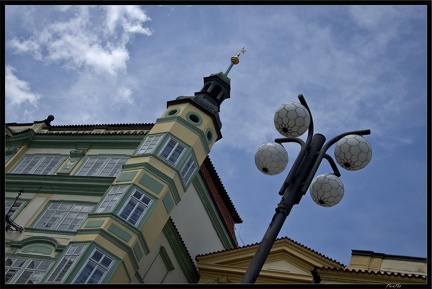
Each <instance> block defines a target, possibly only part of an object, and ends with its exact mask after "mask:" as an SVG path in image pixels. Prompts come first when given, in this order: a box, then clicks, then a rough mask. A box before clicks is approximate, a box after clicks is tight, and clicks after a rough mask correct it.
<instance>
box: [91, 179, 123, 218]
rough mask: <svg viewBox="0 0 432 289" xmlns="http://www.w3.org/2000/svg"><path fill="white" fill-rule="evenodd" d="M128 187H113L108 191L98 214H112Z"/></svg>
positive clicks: (98, 209)
mask: <svg viewBox="0 0 432 289" xmlns="http://www.w3.org/2000/svg"><path fill="white" fill-rule="evenodd" d="M128 187H129V186H128V185H127V186H125V185H123V186H111V187H110V188H109V189H108V192H107V193H106V195H105V197H104V198H103V199H102V202H101V203H100V204H99V207H98V208H97V210H96V213H107V212H112V211H113V209H114V207H115V206H116V205H117V203H118V201H119V199H120V197H121V196H122V195H123V194H124V193H125V192H126V190H127V188H128Z"/></svg>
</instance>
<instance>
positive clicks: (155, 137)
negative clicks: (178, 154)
mask: <svg viewBox="0 0 432 289" xmlns="http://www.w3.org/2000/svg"><path fill="white" fill-rule="evenodd" d="M162 137H163V134H152V135H147V136H146V138H145V140H144V142H143V143H142V144H141V145H140V147H139V148H138V150H137V152H136V153H135V155H142V154H151V153H153V152H154V150H155V148H156V146H157V145H158V144H159V142H160V141H161V140H162Z"/></svg>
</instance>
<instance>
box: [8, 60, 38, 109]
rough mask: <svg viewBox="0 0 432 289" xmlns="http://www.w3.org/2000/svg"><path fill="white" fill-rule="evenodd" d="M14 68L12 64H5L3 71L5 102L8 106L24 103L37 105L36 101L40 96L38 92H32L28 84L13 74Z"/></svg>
mask: <svg viewBox="0 0 432 289" xmlns="http://www.w3.org/2000/svg"><path fill="white" fill-rule="evenodd" d="M15 72H16V69H15V68H13V67H12V66H6V73H5V85H6V89H5V94H6V104H7V105H8V106H9V105H10V106H14V107H16V106H19V105H21V104H24V103H29V104H31V105H33V106H35V107H36V106H37V102H38V100H39V98H40V96H39V94H38V93H36V92H33V91H32V90H31V88H30V85H29V84H28V83H27V82H26V81H24V80H21V79H19V78H18V77H17V76H16V75H15Z"/></svg>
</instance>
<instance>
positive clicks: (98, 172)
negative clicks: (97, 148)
mask: <svg viewBox="0 0 432 289" xmlns="http://www.w3.org/2000/svg"><path fill="white" fill-rule="evenodd" d="M128 159H129V157H128V156H101V155H88V156H86V157H85V159H84V162H83V163H82V165H81V166H80V167H79V168H78V170H77V171H76V173H75V175H76V176H97V177H115V176H117V175H118V173H119V172H120V171H121V169H122V166H123V165H124V164H125V163H126V162H127V160H128Z"/></svg>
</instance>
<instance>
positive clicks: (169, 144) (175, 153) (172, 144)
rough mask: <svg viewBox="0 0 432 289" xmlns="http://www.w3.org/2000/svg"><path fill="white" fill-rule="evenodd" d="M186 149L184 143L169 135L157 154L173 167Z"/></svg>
mask: <svg viewBox="0 0 432 289" xmlns="http://www.w3.org/2000/svg"><path fill="white" fill-rule="evenodd" d="M186 149H187V147H186V145H184V144H182V143H181V142H180V141H179V140H177V139H175V138H174V137H171V136H170V137H168V139H167V140H166V141H165V144H164V146H163V147H162V149H161V150H160V151H159V153H158V156H159V157H160V158H162V159H163V160H165V161H166V162H168V163H169V164H171V165H172V166H174V167H175V166H176V165H177V164H178V162H179V160H180V159H181V158H182V156H183V154H184V152H185V151H186Z"/></svg>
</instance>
